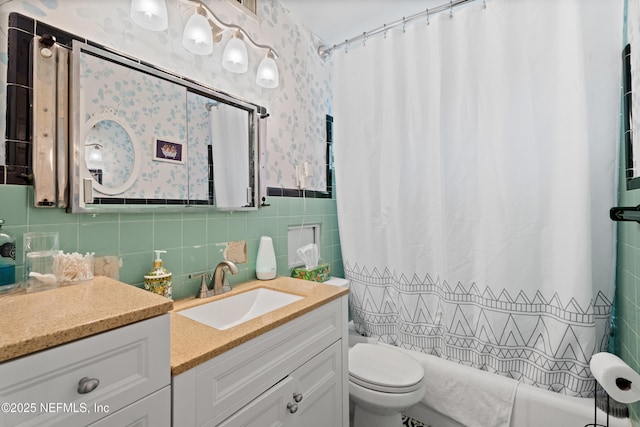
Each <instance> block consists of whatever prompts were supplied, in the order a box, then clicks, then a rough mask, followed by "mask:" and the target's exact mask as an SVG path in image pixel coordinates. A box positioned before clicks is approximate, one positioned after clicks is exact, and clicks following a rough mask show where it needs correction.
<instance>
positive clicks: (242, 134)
mask: <svg viewBox="0 0 640 427" xmlns="http://www.w3.org/2000/svg"><path fill="white" fill-rule="evenodd" d="M71 64H72V69H71V84H70V95H71V103H70V117H71V153H72V156H71V159H70V162H71V174H70V175H71V176H70V184H71V211H72V212H114V211H127V212H134V211H145V210H147V209H149V208H151V207H153V208H163V209H166V210H171V211H179V210H183V209H185V208H189V209H193V208H209V209H218V210H251V209H257V207H258V205H259V202H258V200H259V178H258V171H259V165H258V158H259V151H258V148H259V138H260V135H261V131H260V130H261V129H262V128H263V127H261V126H260V121H261V120H263V119H264V118H266V116H267V114H266V111H265V109H264V108H263V107H260V106H258V105H255V104H252V103H250V102H247V101H244V100H241V99H238V98H235V97H232V96H230V95H228V94H225V93H222V92H218V91H216V90H214V89H211V88H208V87H206V86H204V85H201V84H199V83H196V82H193V81H190V80H186V79H184V78H182V77H181V76H177V75H174V74H171V73H167V72H165V71H162V70H160V69H157V68H155V67H153V66H151V65H148V64H142V63H140V62H138V61H136V60H135V59H133V58H129V57H126V56H123V55H120V54H118V53H115V52H111V51H106V50H104V49H101V48H99V47H96V46H93V45H89V44H86V43H82V42H77V41H74V42H73V49H72V53H71Z"/></svg>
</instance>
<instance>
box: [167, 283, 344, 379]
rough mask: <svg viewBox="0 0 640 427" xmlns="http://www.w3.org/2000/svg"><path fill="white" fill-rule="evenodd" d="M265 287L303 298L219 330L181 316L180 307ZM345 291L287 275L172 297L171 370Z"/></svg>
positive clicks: (194, 362) (176, 370) (185, 367)
mask: <svg viewBox="0 0 640 427" xmlns="http://www.w3.org/2000/svg"><path fill="white" fill-rule="evenodd" d="M260 287H263V288H268V289H273V290H277V291H283V292H288V293H291V294H295V295H300V296H302V297H304V298H302V299H300V300H298V301H296V302H293V303H291V304H289V305H286V306H284V307H281V308H279V309H277V310H274V311H272V312H270V313H267V314H264V315H262V316H259V317H256V318H255V319H251V320H249V321H247V322H244V323H241V324H239V325H237V326H234V327H232V328H229V329H226V330H219V329H215V328H212V327H210V326H207V325H204V324H202V323H199V322H196V321H195V320H191V319H189V318H186V317H184V316H180V315H179V314H177V313H179V312H180V310H184V309H186V308H191V307H195V306H197V305H201V304H206V303H208V302H211V301H215V300H218V299H222V298H226V297H229V296H231V295H234V294H237V293H241V292H244V291H248V290H251V289H255V288H260ZM347 293H349V289H347V288H341V287H338V286H332V285H323V284H322V283H316V282H310V281H305V280H299V279H292V278H290V277H276V278H275V279H273V280H253V281H250V282H247V283H243V284H240V285H237V286H235V287H234V288H233V290H232V291H230V292H227V293H226V294H223V295H219V296H215V297H211V298H205V299H199V298H192V299H187V300H181V301H176V302H175V303H174V309H173V312H172V313H171V374H172V375H174V376H175V375H179V374H181V373H183V372H185V371H187V370H189V369H191V368H193V367H195V366H197V365H199V364H201V363H203V362H206V361H207V360H209V359H211V358H213V357H215V356H217V355H219V354H222V353H224V352H225V351H227V350H230V349H232V348H234V347H237V346H239V345H240V344H242V343H244V342H246V341H249V340H250V339H252V338H255V337H257V336H259V335H261V334H264V333H265V332H268V331H270V330H272V329H274V328H276V327H278V326H280V325H282V324H284V323H286V322H288V321H290V320H292V319H295V318H296V317H299V316H301V315H303V314H305V313H308V312H309V311H311V310H313V309H315V308H317V307H320V306H321V305H324V304H326V303H328V302H329V301H332V300H334V299H337V298H339V297H341V296H343V295H345V294H347Z"/></svg>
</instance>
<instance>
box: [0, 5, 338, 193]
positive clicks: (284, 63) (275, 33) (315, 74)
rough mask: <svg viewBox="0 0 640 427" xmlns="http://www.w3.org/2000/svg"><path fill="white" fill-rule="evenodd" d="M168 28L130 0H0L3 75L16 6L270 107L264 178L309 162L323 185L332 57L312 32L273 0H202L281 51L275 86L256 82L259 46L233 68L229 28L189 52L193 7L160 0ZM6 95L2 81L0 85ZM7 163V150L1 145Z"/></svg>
mask: <svg viewBox="0 0 640 427" xmlns="http://www.w3.org/2000/svg"><path fill="white" fill-rule="evenodd" d="M165 1H166V4H167V9H168V15H169V28H168V29H167V30H165V31H161V32H154V31H148V30H145V29H143V28H141V27H139V26H137V25H136V24H134V23H133V21H131V19H130V17H129V8H130V0H110V1H108V2H107V1H104V0H82V1H75V0H6V1H4V2H2V3H1V4H0V78H2V79H4V81H6V66H7V47H6V46H7V20H8V15H9V13H11V12H19V13H22V14H24V15H27V16H30V17H33V18H34V19H37V20H39V21H41V22H44V23H46V24H48V25H52V26H54V27H57V28H60V29H62V30H65V31H67V32H69V33H72V34H75V35H78V36H82V37H86V38H87V39H89V40H91V41H93V42H96V43H99V44H102V45H104V46H106V47H109V48H113V49H115V50H117V51H120V52H123V53H125V54H128V55H131V56H134V57H137V58H139V59H141V60H142V61H146V62H148V63H151V64H153V65H155V66H158V67H160V68H163V69H166V70H169V71H171V72H174V73H177V74H180V75H183V76H186V77H188V78H190V79H193V80H195V81H197V82H199V83H202V84H204V85H207V86H210V87H213V88H215V89H217V90H221V91H223V92H227V93H229V94H232V95H234V96H237V97H239V98H242V99H246V100H249V101H252V102H255V103H257V104H260V105H263V106H265V107H266V108H267V110H268V112H269V114H270V117H269V121H268V135H267V142H266V146H265V147H263V148H262V151H263V164H262V168H263V171H262V172H263V177H264V178H265V182H264V183H263V184H266V186H270V187H284V188H295V184H296V180H295V166H296V165H301V164H302V163H304V162H305V161H309V162H310V163H311V170H312V174H313V176H312V177H311V178H310V179H309V189H312V190H325V189H326V182H325V174H324V170H325V163H326V159H325V150H326V147H325V140H326V138H325V115H326V114H327V113H329V106H330V105H331V64H330V62H327V63H325V62H324V61H323V60H322V59H321V58H320V57H319V55H318V54H317V44H318V43H317V41H316V40H315V38H314V36H313V35H312V33H311V32H310V31H309V30H308V29H306V28H305V27H303V26H302V25H300V24H298V23H297V22H296V21H295V17H294V16H293V15H292V14H291V13H289V11H288V10H286V9H285V8H284V7H283V6H282V5H281V4H280V3H279V2H278V1H277V0H261V1H260V2H259V10H258V16H257V19H256V18H254V17H251V16H248V15H246V14H245V13H243V12H242V11H240V10H239V9H238V8H236V7H234V6H233V5H232V4H231V3H229V1H228V0H203V2H204V3H205V4H206V5H207V6H209V7H210V8H211V10H213V11H214V12H215V13H216V15H217V16H218V17H219V18H220V19H221V20H223V21H225V22H228V23H233V24H237V25H241V26H242V27H243V28H244V29H245V30H246V31H247V32H248V34H249V35H250V36H251V37H252V38H253V39H254V40H256V41H257V42H258V43H261V44H267V45H270V46H272V47H273V48H274V49H275V51H276V52H277V54H278V58H277V60H276V61H277V64H278V68H279V72H280V86H279V87H278V88H276V89H265V88H261V87H259V86H257V85H256V83H255V72H256V70H257V68H258V64H259V62H260V60H261V59H262V56H263V55H264V51H261V50H259V49H253V48H252V47H248V52H249V72H247V73H245V74H234V73H231V72H229V71H227V70H226V69H224V68H223V67H222V66H221V63H220V58H221V56H222V52H223V50H224V46H225V44H226V41H227V40H228V38H229V36H230V34H228V32H226V33H225V34H224V36H223V40H222V41H221V42H220V43H218V44H216V45H215V46H214V50H213V53H212V54H211V55H208V56H198V55H194V54H191V53H190V52H188V51H187V50H186V49H184V47H183V46H182V40H181V36H182V29H183V28H184V24H185V23H186V21H187V20H188V18H189V17H190V16H191V14H192V13H193V10H194V9H193V8H192V7H190V6H188V5H186V4H184V3H182V2H179V1H178V0H165ZM0 91H2V92H3V93H2V94H0V95H1V96H2V98H3V99H4V98H5V97H6V88H5V87H4V85H0ZM5 108H6V107H5V105H4V103H0V117H2V119H0V126H1V127H0V131H2V132H3V134H4V125H5V123H4V117H5ZM0 164H4V150H0Z"/></svg>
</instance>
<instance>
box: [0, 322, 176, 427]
mask: <svg viewBox="0 0 640 427" xmlns="http://www.w3.org/2000/svg"><path fill="white" fill-rule="evenodd" d="M169 357H170V347H169V315H168V314H164V315H162V316H158V317H155V318H152V319H148V320H145V321H141V322H138V323H134V324H131V325H128V326H123V327H121V328H118V329H113V330H111V331H108V332H103V333H101V334H98V335H94V336H91V337H88V338H84V339H82V340H78V341H73V342H70V343H68V344H64V345H61V346H58V347H55V348H52V349H49V350H46V351H41V352H38V353H35V354H32V355H29V356H25V357H22V358H19V359H15V360H10V361H8V362H4V363H0V402H2V403H6V404H8V405H9V408H10V409H15V411H5V412H0V427H9V426H25V427H26V426H45V425H46V426H60V427H76V426H77V427H80V426H86V425H88V424H91V423H93V422H95V421H97V420H99V419H100V418H103V417H105V416H107V415H109V413H114V412H116V411H118V410H120V409H122V408H124V407H125V406H128V405H130V404H131V403H133V402H135V401H137V400H139V399H142V398H143V397H145V396H148V395H149V394H151V393H153V392H155V391H157V390H159V389H161V388H162V387H165V386H167V385H169V384H170V381H171V378H170V360H169Z"/></svg>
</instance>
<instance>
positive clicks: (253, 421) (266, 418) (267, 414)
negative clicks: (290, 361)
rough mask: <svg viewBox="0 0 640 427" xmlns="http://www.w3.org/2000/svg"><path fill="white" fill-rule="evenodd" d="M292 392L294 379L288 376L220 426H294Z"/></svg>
mask: <svg viewBox="0 0 640 427" xmlns="http://www.w3.org/2000/svg"><path fill="white" fill-rule="evenodd" d="M292 394H293V380H292V379H291V377H286V378H285V379H283V380H282V381H280V382H279V383H278V384H276V385H274V386H273V387H271V388H270V389H269V390H267V391H265V392H264V393H263V394H261V395H260V396H258V397H257V398H256V399H255V400H253V401H252V402H251V403H249V404H248V405H247V406H245V407H244V408H242V409H241V410H240V411H238V412H236V413H235V414H234V415H232V416H231V417H230V418H228V419H226V420H225V421H223V422H222V423H221V424H219V427H293V425H294V424H293V421H294V417H293V415H292V414H291V411H290V409H289V408H288V407H287V404H288V403H289V400H292V399H291V396H292ZM328 425H330V424H327V425H325V427H326V426H328Z"/></svg>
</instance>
